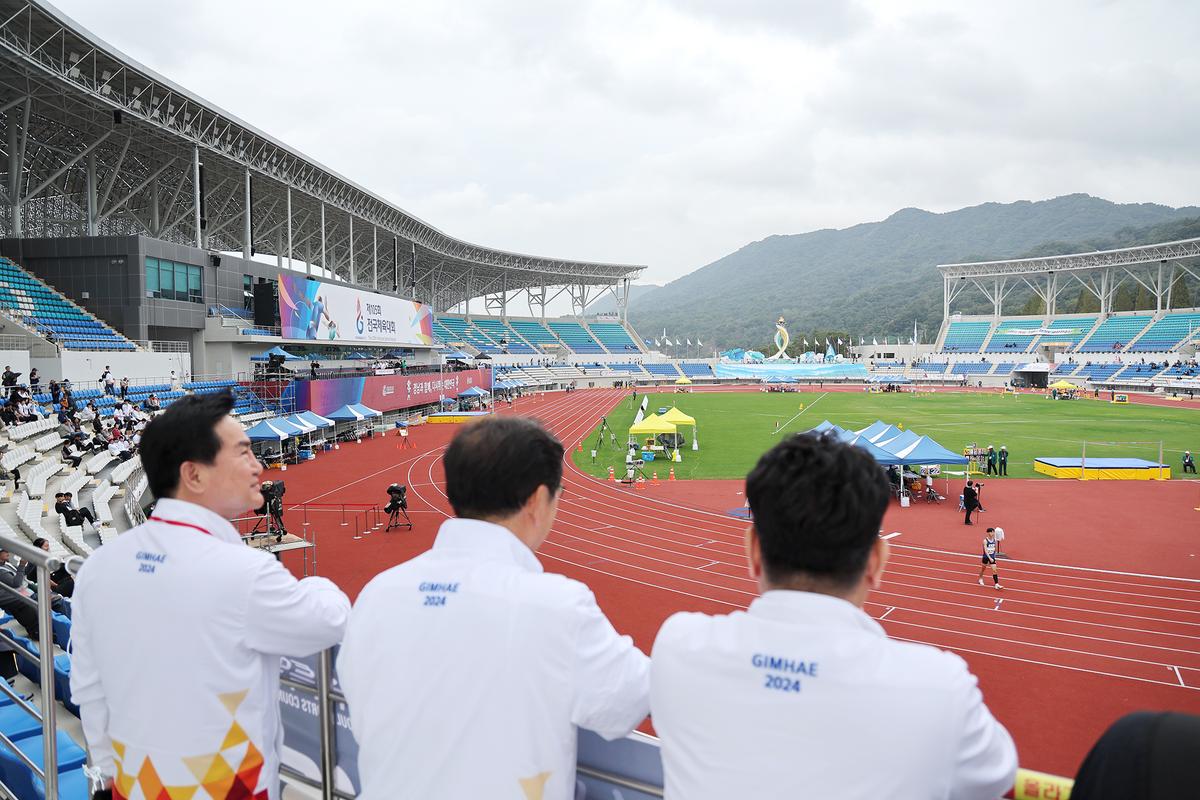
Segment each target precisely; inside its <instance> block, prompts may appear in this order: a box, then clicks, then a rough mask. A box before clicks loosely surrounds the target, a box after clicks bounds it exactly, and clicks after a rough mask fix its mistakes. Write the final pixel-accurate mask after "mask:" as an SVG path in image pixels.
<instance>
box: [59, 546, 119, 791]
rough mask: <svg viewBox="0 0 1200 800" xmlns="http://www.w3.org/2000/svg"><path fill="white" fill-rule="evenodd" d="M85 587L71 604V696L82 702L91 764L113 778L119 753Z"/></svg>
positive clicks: (85, 737)
mask: <svg viewBox="0 0 1200 800" xmlns="http://www.w3.org/2000/svg"><path fill="white" fill-rule="evenodd" d="M85 569H86V567H85ZM85 587H86V583H85V584H84V585H82V586H80V587H78V588H77V589H76V592H75V597H74V601H75V602H74V605H73V606H72V610H73V615H72V619H71V643H70V648H71V677H70V681H71V700H72V701H73V702H74V703H75V705H77V706H79V720H80V722H81V723H82V724H83V737H84V739H85V740H86V742H87V749H88V755H89V757H90V759H91V763H92V766H93V767H95V768H96V769H98V770H100V772H101V774H103V775H105V776H107V777H110V778H112V777H115V776H116V774H117V762H116V754H115V753H114V752H113V746H112V738H111V737H110V736H109V735H108V698H107V697H106V696H105V694H104V685H103V684H102V683H101V682H100V672H99V670H97V669H96V663H95V651H94V648H95V645H94V644H93V642H92V635H91V624H90V621H89V619H88V608H87V606H88V603H87V597H86V594H85V592H86V588H85ZM81 589H83V590H84V591H80V590H81ZM81 595H83V596H81Z"/></svg>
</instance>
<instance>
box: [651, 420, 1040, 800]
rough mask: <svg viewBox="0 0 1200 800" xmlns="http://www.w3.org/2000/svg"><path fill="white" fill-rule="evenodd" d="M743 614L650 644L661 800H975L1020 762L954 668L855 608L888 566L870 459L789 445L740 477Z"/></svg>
mask: <svg viewBox="0 0 1200 800" xmlns="http://www.w3.org/2000/svg"><path fill="white" fill-rule="evenodd" d="M746 495H747V497H748V498H749V501H750V510H751V514H752V519H753V520H754V522H753V525H752V526H751V527H750V528H749V530H748V531H747V534H746V550H747V559H748V562H749V566H750V576H751V577H752V578H753V579H754V580H755V581H757V582H758V586H759V590H760V591H761V592H762V595H761V596H760V597H759V598H757V599H756V600H754V601H753V602H752V603H751V604H750V608H749V609H748V610H747V611H735V612H733V613H731V614H725V615H720V616H709V615H707V614H701V613H680V614H675V615H674V616H672V617H671V618H669V619H668V620H667V621H666V622H665V623H664V624H663V627H662V629H661V630H660V631H659V633H658V639H657V640H656V641H655V643H654V652H653V653H652V656H651V664H652V667H651V679H650V686H651V688H650V705H651V707H652V708H653V709H654V727H655V729H656V731H657V732H658V735H659V737H660V738H661V740H662V759H663V768H664V774H665V778H666V797H667V798H668V800H671V799H674V800H706V799H707V798H712V799H713V800H727V799H728V798H731V797H755V798H760V797H761V798H782V797H880V798H882V797H886V798H889V799H890V800H893V799H896V798H906V799H907V798H965V799H966V800H970V799H971V798H979V800H983V799H984V798H987V800H991V799H992V798H996V797H999V796H1000V795H1002V794H1003V793H1004V792H1005V791H1007V790H1008V789H1010V788H1012V785H1013V778H1014V775H1015V773H1016V768H1017V753H1016V749H1015V748H1014V747H1013V743H1012V739H1011V738H1010V737H1009V735H1008V732H1007V731H1006V730H1005V729H1004V727H1003V726H1001V725H1000V723H998V722H997V721H996V720H995V719H993V717H992V715H991V714H990V713H989V712H988V709H987V707H986V706H985V705H984V703H983V697H982V695H981V694H980V692H979V688H978V687H977V686H976V681H975V678H974V676H972V675H971V673H970V672H968V671H967V665H966V664H965V663H964V662H963V660H962V659H961V658H959V657H958V656H956V655H953V654H951V653H947V652H944V651H941V650H938V649H936V648H933V647H929V646H927V645H921V644H911V643H908V642H899V641H893V640H891V639H889V638H888V637H887V634H886V633H885V632H884V630H883V628H882V627H880V626H879V624H878V623H876V622H875V621H874V620H873V619H871V618H870V617H869V616H867V615H866V614H865V613H864V612H863V610H862V606H863V603H865V602H866V599H867V594H868V593H869V592H870V591H871V590H872V589H877V588H879V586H880V584H881V583H882V581H883V570H884V567H885V565H886V564H887V560H888V544H887V541H885V540H883V539H880V538H879V537H878V535H877V534H878V531H879V526H880V522H881V520H882V518H883V512H884V509H885V508H886V507H887V503H888V485H887V481H886V479H885V478H884V477H883V473H882V472H881V471H880V469H879V467H878V466H877V465H876V463H875V461H874V459H872V458H871V456H870V455H868V454H867V453H866V452H864V451H862V450H860V449H858V448H856V447H853V446H852V445H848V444H844V443H841V442H839V441H837V440H836V439H834V438H832V437H818V436H815V435H812V434H802V435H796V436H792V437H790V438H788V439H786V440H784V441H783V442H781V443H780V444H778V445H776V446H775V447H774V448H772V449H771V450H769V451H768V452H767V453H766V454H765V455H764V456H763V457H762V458H761V459H760V460H759V462H758V465H757V466H756V467H755V468H754V470H753V471H752V472H751V473H750V475H749V477H748V478H747V479H746Z"/></svg>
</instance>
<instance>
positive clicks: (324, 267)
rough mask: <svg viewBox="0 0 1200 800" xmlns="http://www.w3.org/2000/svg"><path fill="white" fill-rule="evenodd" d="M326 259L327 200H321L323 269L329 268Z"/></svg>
mask: <svg viewBox="0 0 1200 800" xmlns="http://www.w3.org/2000/svg"><path fill="white" fill-rule="evenodd" d="M326 264H327V262H326V261H325V201H324V200H322V201H321V269H324V270H327V269H328V267H327V266H326Z"/></svg>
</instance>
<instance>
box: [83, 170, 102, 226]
mask: <svg viewBox="0 0 1200 800" xmlns="http://www.w3.org/2000/svg"><path fill="white" fill-rule="evenodd" d="M84 164H85V166H84V176H85V183H86V184H87V185H86V191H87V235H88V236H95V235H96V221H97V218H98V217H99V216H100V210H99V209H98V208H97V207H96V206H97V203H96V152H95V151H94V150H93V151H92V152H90V153H88V154H87V159H86V161H85V162H84Z"/></svg>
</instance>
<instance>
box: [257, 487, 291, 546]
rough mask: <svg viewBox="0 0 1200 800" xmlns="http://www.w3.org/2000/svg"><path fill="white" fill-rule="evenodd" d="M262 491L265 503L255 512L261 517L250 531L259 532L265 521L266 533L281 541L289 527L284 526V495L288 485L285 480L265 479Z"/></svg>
mask: <svg viewBox="0 0 1200 800" xmlns="http://www.w3.org/2000/svg"><path fill="white" fill-rule="evenodd" d="M261 491H262V496H263V504H262V506H260V507H259V508H256V509H254V513H255V514H257V515H259V517H261V519H259V520H258V522H256V523H254V530H252V531H251V532H250V533H251V534H255V533H258V532H259V528H260V527H261V526H262V525H263V524H264V523H265V524H266V526H267V530H266V535H267V536H274V537H275V541H276V542H281V541H283V537H284V536H286V535H287V528H285V527H284V526H283V495H284V493H285V492H286V491H287V486H286V485H285V484H284V482H283V481H263V482H262V486H261Z"/></svg>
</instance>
